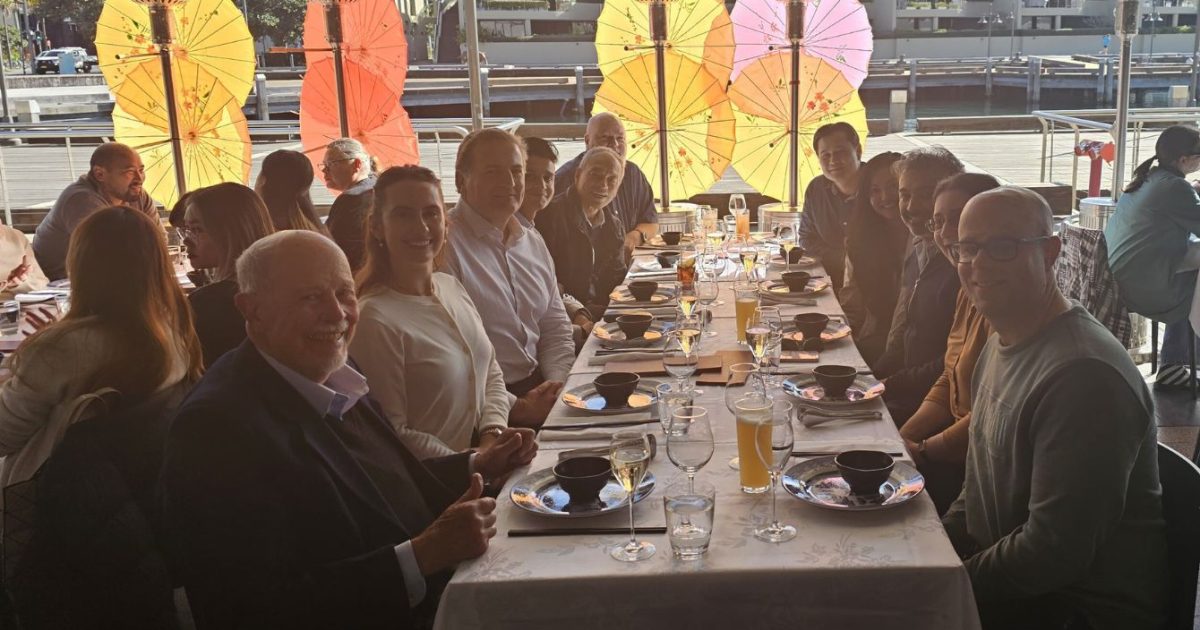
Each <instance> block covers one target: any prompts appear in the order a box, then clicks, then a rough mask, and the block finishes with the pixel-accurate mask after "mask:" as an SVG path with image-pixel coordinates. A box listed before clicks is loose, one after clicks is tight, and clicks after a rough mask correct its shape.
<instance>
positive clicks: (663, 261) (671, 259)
mask: <svg viewBox="0 0 1200 630" xmlns="http://www.w3.org/2000/svg"><path fill="white" fill-rule="evenodd" d="M654 258H656V259H657V260H658V264H659V266H660V267H662V268H663V269H669V268H671V267H674V266H675V263H677V262H679V252H676V251H666V252H658V253H657V254H655V255H654Z"/></svg>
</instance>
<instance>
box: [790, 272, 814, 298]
mask: <svg viewBox="0 0 1200 630" xmlns="http://www.w3.org/2000/svg"><path fill="white" fill-rule="evenodd" d="M811 277H812V274H811V273H808V272H807V271H788V272H786V273H784V274H783V283H784V284H786V285H787V288H788V291H792V292H795V293H803V292H804V289H805V288H806V287H807V286H808V279H809V278H811Z"/></svg>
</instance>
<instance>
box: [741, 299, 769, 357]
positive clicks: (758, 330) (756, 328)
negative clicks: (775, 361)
mask: <svg viewBox="0 0 1200 630" xmlns="http://www.w3.org/2000/svg"><path fill="white" fill-rule="evenodd" d="M746 345H747V346H749V347H750V354H752V355H754V362H755V363H757V364H758V365H759V366H761V365H762V361H763V357H765V356H766V355H767V350H768V349H769V348H770V346H771V323H770V322H769V321H768V320H767V319H765V318H764V314H763V311H762V309H757V308H756V309H754V312H753V313H751V314H750V319H748V320H746Z"/></svg>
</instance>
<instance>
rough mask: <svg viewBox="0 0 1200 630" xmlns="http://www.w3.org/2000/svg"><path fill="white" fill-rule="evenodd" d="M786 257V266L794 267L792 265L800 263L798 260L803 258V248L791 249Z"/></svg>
mask: <svg viewBox="0 0 1200 630" xmlns="http://www.w3.org/2000/svg"><path fill="white" fill-rule="evenodd" d="M787 257H788V264H791V265H794V264H796V263H798V262H800V259H801V258H804V248H803V247H795V248H793V249H792V251H790V252H788V255H787Z"/></svg>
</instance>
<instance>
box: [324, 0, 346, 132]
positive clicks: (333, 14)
mask: <svg viewBox="0 0 1200 630" xmlns="http://www.w3.org/2000/svg"><path fill="white" fill-rule="evenodd" d="M353 1H354V0H320V2H321V5H322V6H323V7H324V8H325V39H326V41H328V42H329V49H330V51H332V52H333V81H334V83H336V84H337V85H336V86H335V87H336V88H337V103H338V131H340V132H341V134H342V137H343V138H349V137H350V121H349V118H347V116H346V78H345V76H344V75H345V69H344V67H343V66H342V5H343V4H348V3H350V2H353Z"/></svg>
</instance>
